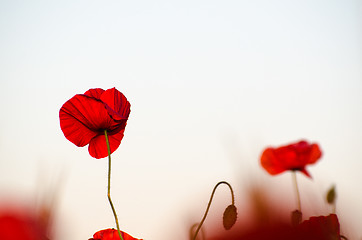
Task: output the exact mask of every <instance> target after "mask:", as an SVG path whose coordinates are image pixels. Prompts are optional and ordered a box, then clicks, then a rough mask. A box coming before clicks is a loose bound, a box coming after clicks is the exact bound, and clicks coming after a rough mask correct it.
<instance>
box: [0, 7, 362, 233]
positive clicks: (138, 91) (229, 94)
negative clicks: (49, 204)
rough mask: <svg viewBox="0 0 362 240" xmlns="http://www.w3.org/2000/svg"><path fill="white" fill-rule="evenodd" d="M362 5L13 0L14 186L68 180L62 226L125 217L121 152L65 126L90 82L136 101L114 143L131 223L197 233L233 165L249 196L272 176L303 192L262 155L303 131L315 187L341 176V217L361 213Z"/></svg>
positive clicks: (9, 140)
mask: <svg viewBox="0 0 362 240" xmlns="http://www.w3.org/2000/svg"><path fill="white" fill-rule="evenodd" d="M361 16H362V3H361V1H357V0H356V1H352V0H349V1H346V0H343V1H342V0H339V1H336V0H335V1H322V0H317V1H316V0H313V1H281V0H278V1H268V0H265V1H262V0H259V1H213V0H211V1H210V0H208V1H201V0H197V1H194V0H193V1H161V0H156V1H57V2H56V1H1V2H0V81H1V82H0V107H1V108H0V109H1V118H0V153H1V159H0V176H1V177H0V196H1V197H5V196H7V195H16V196H23V197H24V196H25V197H27V198H29V197H30V198H31V197H33V196H38V197H39V196H40V197H43V198H44V196H48V197H49V195H51V194H52V191H53V190H54V188H55V189H57V190H58V192H59V196H58V198H57V200H58V206H57V214H58V215H57V216H58V219H59V220H58V224H59V225H60V226H61V230H59V232H60V237H59V238H60V239H88V238H89V237H91V236H92V234H93V233H94V232H96V231H97V230H100V229H104V228H109V227H114V226H115V224H114V220H113V216H112V214H111V210H110V207H109V205H108V202H107V197H106V184H107V181H106V177H107V160H106V159H103V160H96V159H93V158H91V157H90V155H89V154H88V151H87V148H86V147H85V148H77V147H76V146H75V145H73V144H72V143H71V142H69V141H68V140H66V139H65V137H64V136H63V133H62V132H61V130H60V127H59V118H58V113H59V109H60V107H61V106H62V104H63V103H64V102H65V101H67V100H68V99H69V98H71V97H72V96H73V95H75V94H77V93H83V92H85V91H86V90H88V89H89V88H96V87H100V88H103V89H107V88H111V87H116V88H117V89H118V90H120V91H121V92H123V93H124V94H125V95H126V97H127V98H128V100H129V101H130V103H131V115H130V118H129V121H128V125H127V128H126V131H125V137H124V139H123V141H122V143H121V146H120V148H119V149H118V150H117V151H116V152H115V153H114V154H113V155H112V158H113V165H112V168H113V169H112V198H113V200H114V203H115V207H116V210H117V212H118V215H119V219H120V225H121V228H122V230H124V231H126V232H128V233H130V234H132V235H133V236H135V237H139V238H144V239H148V240H152V239H159V240H162V239H165V240H166V239H170V238H177V239H187V234H188V226H189V225H190V224H191V223H193V222H196V221H199V220H200V219H201V217H202V214H203V212H204V210H205V207H206V204H207V201H208V198H209V194H210V193H211V190H212V188H213V186H214V185H215V184H216V183H217V182H218V181H221V180H228V181H229V182H230V183H231V184H232V185H233V186H234V188H235V191H236V192H237V193H236V194H237V195H238V197H237V200H238V202H237V203H238V204H242V200H243V198H242V194H243V189H244V188H245V185H250V184H251V183H252V182H254V181H259V180H261V181H268V187H270V188H271V189H273V188H277V189H278V188H279V189H280V187H279V186H280V185H282V186H284V187H285V188H283V192H288V191H290V194H291V195H293V193H294V192H293V189H291V186H290V176H289V175H288V174H282V175H280V176H276V177H271V176H269V175H268V174H266V172H265V171H264V170H262V169H261V168H260V166H259V162H258V158H259V155H260V153H261V151H262V150H263V148H264V147H266V146H268V145H273V146H278V145H280V144H286V143H289V142H292V141H296V140H299V139H301V138H305V139H308V140H310V141H313V142H318V143H319V144H320V145H321V147H322V149H323V152H324V156H323V158H322V160H321V161H320V162H319V163H317V164H316V165H315V166H310V167H309V168H308V169H309V170H310V172H311V174H312V175H313V181H310V180H308V179H305V178H304V177H303V176H301V175H299V176H298V177H299V179H300V186H301V187H302V192H303V191H304V193H306V192H308V191H312V194H314V195H313V196H315V199H317V198H321V196H322V195H323V194H324V191H325V190H326V189H327V188H328V187H329V186H330V185H331V184H333V183H335V184H336V185H337V191H338V193H339V198H338V205H339V208H338V210H339V211H340V213H341V212H342V213H341V221H343V217H344V216H346V219H351V218H352V219H354V221H356V222H357V220H356V219H361V217H362V206H361V205H360V203H361V202H362V192H361V187H360V183H361V182H362V175H361V169H362V157H361V156H362V145H361V144H362V30H361V29H362V19H361ZM59 179H60V181H61V184H60V185H57V184H56V182H57V180H59ZM303 186H304V187H303ZM303 189H304V190H303ZM275 191H276V192H275V196H280V192H279V193H278V192H277V190H275ZM279 191H280V190H279ZM217 196H218V198H219V200H220V199H221V200H220V204H223V205H224V204H228V203H225V202H227V201H229V196H228V193H227V192H226V191H223V190H219V191H218V195H217ZM222 196H224V198H225V199H224V201H222V199H223V198H222ZM281 197H285V196H281ZM303 198H304V203H305V205H307V204H308V199H307V198H308V196H306V195H302V201H303ZM38 200H39V199H38ZM291 200H293V197H292V198H291ZM309 201H312V202H313V201H314V200H310V199H309ZM315 201H316V202H318V201H319V200H315ZM302 203H303V202H302ZM293 204H294V202H292V203H291V206H293ZM225 206H226V205H225ZM240 207H241V206H240ZM213 211H214V213H215V212H217V208H216V207H215V208H214V210H213ZM240 211H241V212H242V210H240ZM221 212H222V210H221ZM327 213H328V212H326V211H325V210H323V211H320V212H317V213H316V214H327ZM211 218H212V216H211ZM206 225H207V221H206ZM346 225H347V224H346ZM343 227H344V226H343V225H342V228H343ZM346 228H351V229H348V230H347V231H350V232H353V231H356V229H353V228H352V227H351V224H349V225H348V227H345V229H346ZM358 231H360V229H358V228H357V236H361V235H362V232H358ZM352 239H353V238H352Z"/></svg>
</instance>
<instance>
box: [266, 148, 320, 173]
mask: <svg viewBox="0 0 362 240" xmlns="http://www.w3.org/2000/svg"><path fill="white" fill-rule="evenodd" d="M321 156H322V152H321V150H320V148H319V146H318V144H315V143H313V144H310V143H308V142H306V141H300V142H297V143H293V144H290V145H286V146H282V147H278V148H272V147H269V148H267V149H265V150H264V152H263V154H262V155H261V165H262V166H263V168H264V169H265V170H266V171H267V172H268V173H270V174H271V175H276V174H279V173H282V172H284V171H286V170H293V171H301V172H302V173H304V174H305V175H306V176H308V177H310V174H309V173H308V172H307V170H306V169H305V167H306V165H308V164H313V163H315V162H317V160H318V159H319V158H320V157H321Z"/></svg>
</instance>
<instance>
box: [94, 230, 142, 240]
mask: <svg viewBox="0 0 362 240" xmlns="http://www.w3.org/2000/svg"><path fill="white" fill-rule="evenodd" d="M121 235H122V238H123V240H142V239H137V238H134V237H132V236H131V235H129V234H128V233H125V232H123V231H121ZM120 239H121V238H120V237H119V235H118V231H117V230H116V229H110V228H109V229H104V230H100V231H98V232H96V233H95V234H94V235H93V238H90V239H89V240H120Z"/></svg>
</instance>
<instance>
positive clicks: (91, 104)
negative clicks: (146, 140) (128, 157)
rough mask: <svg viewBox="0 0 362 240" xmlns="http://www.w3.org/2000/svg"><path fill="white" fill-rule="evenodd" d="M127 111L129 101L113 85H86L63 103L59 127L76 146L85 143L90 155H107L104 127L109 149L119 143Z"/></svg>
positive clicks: (128, 109)
mask: <svg viewBox="0 0 362 240" xmlns="http://www.w3.org/2000/svg"><path fill="white" fill-rule="evenodd" d="M129 113H130V103H129V102H128V101H127V98H126V97H125V96H124V95H123V94H122V93H121V92H119V91H118V90H117V89H115V88H111V89H107V90H103V89H100V88H95V89H89V90H88V91H86V92H85V93H84V94H77V95H75V96H74V97H72V98H71V99H69V100H68V101H67V102H66V103H64V105H63V106H62V107H61V109H60V111H59V119H60V127H61V129H62V131H63V133H64V136H65V137H66V138H67V139H68V140H69V141H71V142H72V143H74V144H75V145H77V146H78V147H84V146H85V145H87V144H89V146H88V151H89V154H90V155H91V156H92V157H94V158H104V157H107V156H108V151H107V144H106V139H105V136H104V130H107V135H108V138H109V144H110V149H111V153H113V152H114V151H115V150H116V149H117V148H118V147H119V145H120V144H121V140H122V138H123V133H124V129H125V127H126V124H127V120H128V116H129Z"/></svg>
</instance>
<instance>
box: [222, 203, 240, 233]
mask: <svg viewBox="0 0 362 240" xmlns="http://www.w3.org/2000/svg"><path fill="white" fill-rule="evenodd" d="M237 215H238V213H237V209H236V207H235V205H234V204H231V205H229V206H228V207H227V208H226V209H225V211H224V216H223V225H224V228H225V229H226V230H229V229H230V228H231V227H232V226H234V224H235V222H236V218H237Z"/></svg>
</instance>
